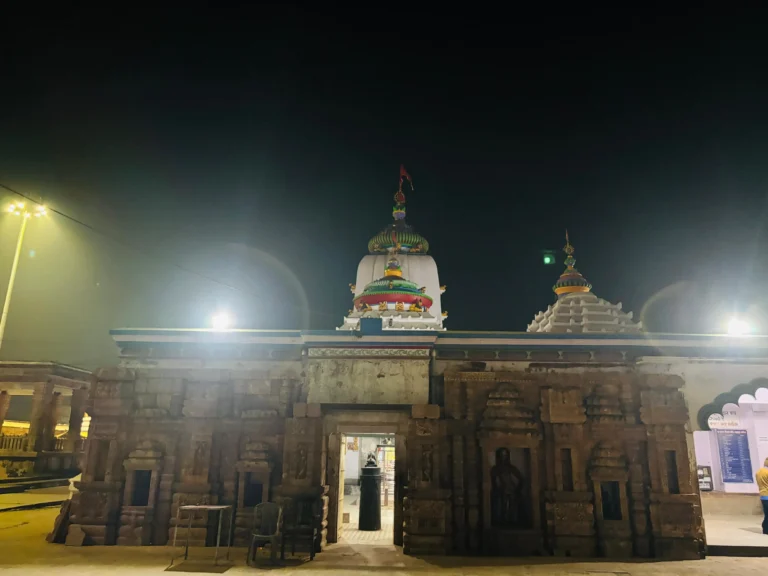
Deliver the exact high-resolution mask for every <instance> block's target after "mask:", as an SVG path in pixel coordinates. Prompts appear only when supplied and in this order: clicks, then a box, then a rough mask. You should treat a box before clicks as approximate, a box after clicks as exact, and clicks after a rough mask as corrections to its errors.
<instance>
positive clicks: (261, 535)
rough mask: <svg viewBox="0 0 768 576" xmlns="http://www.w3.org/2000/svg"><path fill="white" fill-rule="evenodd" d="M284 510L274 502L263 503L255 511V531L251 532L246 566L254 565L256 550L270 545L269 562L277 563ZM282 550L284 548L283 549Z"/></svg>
mask: <svg viewBox="0 0 768 576" xmlns="http://www.w3.org/2000/svg"><path fill="white" fill-rule="evenodd" d="M282 521H283V509H282V508H281V507H280V505H279V504H275V503H274V502H262V503H261V504H257V505H256V506H255V507H254V509H253V529H252V530H251V545H250V546H249V547H248V558H247V559H246V560H247V561H246V564H248V566H251V565H252V562H254V561H255V560H256V550H257V549H258V548H259V547H263V546H264V545H265V544H269V561H270V562H271V563H272V564H275V563H276V561H277V547H278V542H279V541H280V540H281V528H282ZM281 550H282V548H281Z"/></svg>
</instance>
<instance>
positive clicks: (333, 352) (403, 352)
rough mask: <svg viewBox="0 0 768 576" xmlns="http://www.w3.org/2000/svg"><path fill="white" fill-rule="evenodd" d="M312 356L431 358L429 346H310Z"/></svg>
mask: <svg viewBox="0 0 768 576" xmlns="http://www.w3.org/2000/svg"><path fill="white" fill-rule="evenodd" d="M309 357H310V358H363V357H377V358H400V357H407V358H429V348H366V347H363V348H310V349H309Z"/></svg>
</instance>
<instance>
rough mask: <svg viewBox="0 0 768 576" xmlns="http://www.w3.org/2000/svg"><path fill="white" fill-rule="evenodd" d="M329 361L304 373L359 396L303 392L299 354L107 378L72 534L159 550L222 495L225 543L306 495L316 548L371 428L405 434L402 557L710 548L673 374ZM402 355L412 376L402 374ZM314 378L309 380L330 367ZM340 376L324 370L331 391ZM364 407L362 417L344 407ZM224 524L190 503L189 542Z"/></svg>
mask: <svg viewBox="0 0 768 576" xmlns="http://www.w3.org/2000/svg"><path fill="white" fill-rule="evenodd" d="M329 350H331V349H329ZM323 354H325V352H323ZM333 354H335V355H338V351H335V350H334V351H331V352H328V353H327V354H325V355H320V356H318V353H316V356H317V358H307V359H306V361H305V366H312V365H314V366H316V368H315V371H316V372H317V371H318V370H319V371H320V372H323V370H324V369H321V368H319V367H320V366H321V365H325V364H322V363H327V362H336V364H335V366H336V368H334V370H336V372H333V373H334V374H344V375H346V376H344V378H342V379H339V380H338V382H341V385H340V386H339V387H340V388H343V389H344V390H346V391H347V392H349V391H350V390H351V391H353V392H354V378H355V377H356V376H355V375H362V377H363V379H364V380H365V382H367V384H365V386H363V388H362V389H363V390H364V391H365V395H363V396H360V397H352V396H348V395H347V396H343V397H344V398H347V399H348V400H350V399H351V400H350V401H349V402H348V403H342V404H341V405H339V404H336V403H334V402H330V400H333V399H336V398H337V396H334V395H330V396H328V397H327V398H326V399H328V400H329V403H327V404H321V403H310V404H307V403H304V402H303V400H306V399H307V398H309V397H315V396H313V388H312V386H310V385H308V384H307V381H306V380H309V379H310V376H311V374H307V375H306V376H304V375H303V374H302V373H301V369H300V368H301V365H300V364H297V363H293V362H292V361H290V362H288V361H286V363H285V364H281V363H280V362H277V361H265V362H263V363H259V362H255V363H252V366H253V365H256V367H252V368H249V369H247V370H246V369H239V368H238V369H234V368H232V369H212V368H197V369H167V368H150V367H146V368H141V369H136V370H132V369H109V370H102V371H100V372H99V373H98V374H97V378H96V381H95V384H94V386H93V388H92V392H91V396H90V399H89V402H88V407H87V412H88V413H89V414H90V415H91V417H92V421H91V430H90V435H89V439H88V442H87V446H86V451H85V454H84V462H85V466H84V470H83V476H82V481H81V482H80V483H79V484H78V486H77V487H78V489H79V492H78V493H77V494H75V496H74V498H73V501H72V506H71V518H70V530H74V531H76V532H77V533H80V532H82V533H84V534H85V535H86V536H87V537H88V538H89V539H90V540H91V541H93V542H94V543H98V544H115V543H117V544H126V545H128V544H132V545H146V544H154V545H164V544H167V543H168V542H169V540H171V539H172V538H173V536H174V534H175V530H176V528H177V526H178V527H182V528H186V526H187V520H188V518H187V517H185V516H184V515H183V514H182V515H178V511H179V507H180V506H183V505H184V504H200V503H219V504H229V505H232V506H233V507H234V513H235V522H234V528H235V534H232V535H230V534H229V531H228V530H229V528H228V527H229V525H230V524H229V522H225V526H227V528H226V529H225V532H224V535H223V537H224V538H225V539H229V538H232V539H233V540H234V542H236V543H239V544H243V543H245V541H246V540H247V531H248V527H249V526H250V525H251V522H252V515H253V504H254V502H255V501H256V500H258V499H261V500H262V501H263V500H265V499H269V500H272V501H285V502H288V501H291V500H294V499H296V498H302V499H310V500H313V501H314V502H315V503H316V504H317V508H318V512H317V516H316V519H317V522H318V528H319V529H320V531H321V533H322V536H323V538H322V543H321V544H320V548H322V546H324V545H325V543H326V541H327V536H328V534H329V533H330V534H331V536H332V538H336V537H337V536H338V534H339V526H338V522H339V514H338V502H339V499H340V493H339V491H340V490H341V489H342V487H341V485H340V484H341V483H340V478H341V474H340V469H339V466H340V464H339V459H340V439H341V437H342V436H343V434H345V433H349V432H364V431H365V430H366V429H367V428H366V425H367V426H370V427H371V431H375V430H379V429H380V428H381V426H384V427H385V428H386V427H387V426H389V428H387V430H389V432H388V433H394V434H395V435H396V444H395V446H396V496H395V498H396V506H395V510H396V512H395V522H396V526H395V530H394V541H395V543H396V544H398V545H399V544H402V545H403V548H404V551H405V552H406V553H409V554H422V553H423V554H510V555H515V554H519V555H530V554H545V555H546V554H558V555H563V556H582V557H590V556H607V557H627V556H637V557H659V558H695V557H699V556H700V555H701V552H702V546H703V542H704V533H703V527H702V521H701V506H700V502H699V494H698V484H697V482H696V475H695V465H694V464H695V463H694V462H693V460H692V456H691V455H690V454H689V451H688V434H689V430H688V429H687V427H686V424H687V422H688V414H687V410H686V406H685V402H684V399H683V396H682V393H681V391H680V390H681V387H682V384H683V382H682V380H681V379H680V378H678V377H675V376H658V375H648V374H640V373H636V372H635V371H633V369H632V368H631V367H630V366H618V367H617V366H612V367H611V369H610V370H608V369H604V370H600V369H584V368H583V367H571V368H569V367H568V366H566V365H563V366H559V367H558V368H556V369H555V368H552V369H549V370H547V371H538V372H529V371H526V372H523V371H519V372H515V371H498V372H494V371H486V370H485V369H484V368H485V367H484V366H482V365H479V366H482V368H483V369H478V370H467V369H466V368H463V369H461V370H454V371H451V370H449V371H447V372H445V373H444V375H443V378H442V381H441V390H440V394H439V395H432V396H430V395H429V390H428V386H429V381H430V379H429V378H428V373H423V372H424V366H427V364H426V363H427V362H428V360H427V359H425V358H421V357H419V358H417V359H412V358H408V359H405V358H403V359H400V358H399V357H392V358H390V357H389V356H388V357H387V358H386V359H376V360H372V359H370V358H368V357H363V358H354V357H351V356H350V357H344V358H342V359H339V358H336V357H331V356H332V355H333ZM392 354H394V353H392ZM355 362H357V363H359V364H358V368H355V364H354V363H355ZM409 362H410V363H413V364H409V366H412V367H414V368H413V370H414V371H415V372H411V371H409V370H410V369H408V370H405V371H402V370H401V364H402V365H403V366H404V365H406V364H407V363H409ZM422 363H423V365H422ZM234 364H236V363H234V362H232V363H230V365H234ZM363 364H365V367H362V366H363ZM417 364H418V367H417ZM259 366H260V367H259ZM372 366H378V368H382V369H383V368H386V370H384V371H383V372H381V373H382V374H383V377H382V380H385V381H386V382H385V383H389V384H392V387H391V388H390V389H389V391H388V392H385V393H384V395H383V396H381V397H380V398H382V402H381V403H380V404H379V403H376V406H378V408H375V406H373V405H372V404H374V402H373V400H371V398H372V396H371V397H369V396H370V394H374V393H376V390H375V386H373V385H372V384H371V382H372V381H369V380H368V379H369V378H370V377H372V376H371V375H372V374H373V372H371V370H372V368H371V367H372ZM464 366H467V365H466V364H464ZM309 372H311V371H309ZM320 372H317V373H314V376H313V377H316V378H321V379H322V378H326V376H328V374H325V372H323V374H325V375H324V376H323V375H322V374H320ZM374 376H376V374H374ZM398 379H399V380H398ZM417 381H418V382H417ZM338 382H337V383H338ZM398 382H399V383H398ZM333 383H334V382H333V381H330V380H328V379H327V378H326V379H325V380H324V384H323V387H321V388H322V390H325V392H323V394H325V393H326V392H327V393H328V394H331V392H329V390H330V388H328V387H329V386H332V385H333ZM417 383H418V385H417ZM318 390H319V389H318ZM398 390H399V391H400V392H403V393H404V394H405V395H404V396H403V395H398V394H400V393H399V392H397V391H398ZM347 392H345V394H346V393H347ZM390 392H391V393H393V394H395V396H392V397H391V398H390V396H387V394H389V393H390ZM350 393H352V392H350ZM428 397H439V398H440V399H441V401H442V402H443V404H442V405H435V404H431V405H428V404H426V402H427V400H426V398H428ZM393 398H394V399H395V400H397V401H395V400H392V399H393ZM422 398H423V399H424V400H423V401H421V400H420V401H419V402H415V401H413V402H411V400H413V399H422ZM409 399H410V400H409ZM361 402H363V403H365V404H366V405H364V406H360V408H365V409H366V411H361V410H352V409H351V408H350V406H351V405H352V404H355V403H358V404H359V403H361ZM386 403H390V404H392V405H391V406H389V407H387V410H385V411H384V412H381V413H378V414H379V415H378V416H376V417H374V416H372V414H374V413H375V411H374V410H373V409H374V408H375V409H376V410H379V409H380V408H381V405H382V404H386ZM334 410H335V412H334ZM344 411H346V412H344ZM334 414H335V415H334ZM363 414H367V415H368V416H367V418H368V420H366V416H361V415H363ZM350 415H351V416H350ZM377 419H378V420H377ZM352 425H353V428H348V426H352ZM345 426H347V428H345ZM377 427H378V428H377ZM249 483H250V484H253V485H257V486H258V487H259V488H258V489H260V490H261V493H260V494H258V497H257V496H254V492H253V490H258V489H256V488H253V486H251V488H249V489H248V490H250V492H248V494H249V496H248V497H247V498H246V485H248V484H249ZM288 499H290V500H288ZM330 501H332V502H333V504H329V502H330ZM329 511H330V512H333V513H332V514H329ZM215 520H216V519H215V518H213V517H210V518H209V517H208V515H207V514H205V513H197V514H196V515H195V516H194V517H193V519H192V531H191V540H192V542H193V543H195V544H200V545H203V544H210V543H211V542H212V538H213V535H214V532H215ZM179 536H182V534H179ZM184 536H185V534H184ZM225 541H226V540H225Z"/></svg>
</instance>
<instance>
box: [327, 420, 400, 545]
mask: <svg viewBox="0 0 768 576" xmlns="http://www.w3.org/2000/svg"><path fill="white" fill-rule="evenodd" d="M387 408H388V409H387ZM387 408H385V409H381V408H380V407H377V408H376V409H367V410H366V409H358V410H350V409H348V408H346V407H344V408H339V409H336V410H333V409H328V411H327V412H326V413H325V415H324V419H323V430H324V433H325V434H326V436H327V439H328V443H327V446H328V449H327V461H326V484H327V485H328V515H327V518H328V523H327V538H328V542H329V543H334V542H343V543H346V544H366V543H368V544H378V545H386V544H389V545H392V544H394V545H395V546H402V545H403V496H404V494H405V493H406V490H407V477H408V473H407V470H408V468H407V458H406V455H407V450H406V438H407V435H408V426H409V422H410V406H407V407H405V406H397V407H391V408H389V407H387ZM369 453H373V454H374V455H375V456H376V460H377V463H378V465H379V468H380V472H381V483H380V487H379V493H378V500H379V502H380V504H381V529H380V530H376V531H367V530H360V529H359V516H360V508H361V503H362V501H361V497H362V494H361V486H360V478H361V475H362V469H363V467H364V466H365V464H366V462H367V461H368V454H369Z"/></svg>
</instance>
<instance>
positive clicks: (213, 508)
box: [171, 504, 232, 566]
mask: <svg viewBox="0 0 768 576" xmlns="http://www.w3.org/2000/svg"><path fill="white" fill-rule="evenodd" d="M182 510H183V511H184V512H189V522H187V542H186V546H185V547H184V560H186V559H187V558H188V557H189V532H190V531H191V530H192V516H194V513H195V512H197V511H202V510H205V511H206V512H218V513H219V527H218V529H217V530H216V552H215V553H214V555H213V564H214V566H215V565H216V564H217V562H218V561H219V542H221V517H222V516H223V515H224V511H225V510H229V520H230V524H232V506H231V505H228V504H221V505H216V504H194V505H189V506H179V508H178V510H177V511H176V526H174V527H173V548H174V550H175V549H176V534H177V533H178V531H179V518H180V517H181V512H182ZM231 539H232V538H231V534H230V538H229V539H228V540H227V560H229V546H230V544H229V543H230V540H231ZM178 557H179V556H174V557H173V558H171V566H173V562H174V560H176V558H178Z"/></svg>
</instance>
